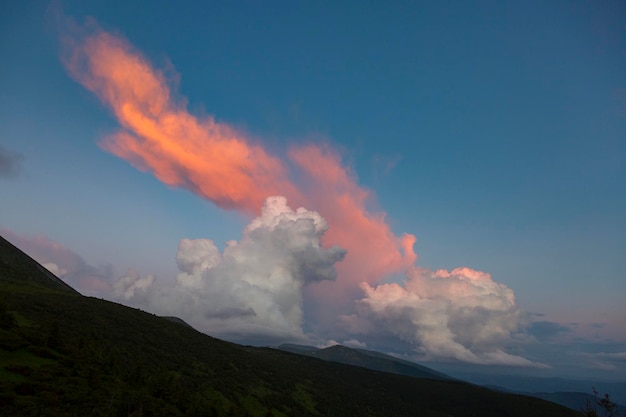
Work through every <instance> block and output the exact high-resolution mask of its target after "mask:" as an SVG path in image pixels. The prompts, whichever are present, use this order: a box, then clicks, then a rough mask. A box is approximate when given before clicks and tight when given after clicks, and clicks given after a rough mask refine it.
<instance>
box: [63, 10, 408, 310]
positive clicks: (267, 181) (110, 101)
mask: <svg viewBox="0 0 626 417" xmlns="http://www.w3.org/2000/svg"><path fill="white" fill-rule="evenodd" d="M67 26H68V28H69V29H68V30H66V31H65V32H64V33H63V34H62V43H63V45H64V53H63V57H62V58H63V62H64V64H65V66H66V68H67V70H68V72H69V74H70V75H71V76H72V77H73V78H74V79H75V80H77V81H78V82H80V83H81V84H82V85H83V86H85V87H86V88H87V89H89V90H90V91H92V92H93V93H94V94H96V95H97V96H98V97H99V98H100V100H101V101H102V102H103V103H104V104H105V105H107V106H108V107H109V108H110V109H111V111H112V112H113V114H114V115H115V117H116V118H117V120H118V122H119V124H120V130H119V131H117V132H115V133H113V134H110V135H108V136H106V137H105V138H104V139H103V140H102V142H101V144H100V145H101V147H102V148H103V149H105V150H106V151H108V152H111V153H112V154H114V155H116V156H118V157H120V158H123V159H125V160H127V161H129V162H130V163H131V164H133V165H134V166H135V167H137V168H138V169H140V170H142V171H148V172H151V173H152V174H153V175H154V176H156V177H157V178H158V179H159V180H161V181H162V182H163V183H165V184H167V185H169V186H173V187H181V188H185V189H188V190H190V191H192V192H193V193H195V194H197V195H199V196H201V197H203V198H205V199H207V200H209V201H212V202H213V203H215V204H216V205H218V206H219V207H222V208H225V209H233V210H238V211H242V212H245V213H248V214H251V213H258V209H259V207H261V205H262V204H263V201H264V200H265V198H266V197H268V196H270V195H284V196H286V197H287V198H288V199H289V201H290V202H291V203H292V204H294V205H296V206H304V207H309V208H313V209H315V210H317V211H318V212H319V213H321V214H322V215H323V216H324V218H325V219H326V220H327V221H328V222H329V224H330V230H329V232H328V233H327V235H326V236H325V237H324V242H323V243H324V245H325V246H327V247H330V246H332V245H338V246H340V247H343V248H346V249H347V250H348V256H347V257H346V260H345V262H344V263H343V264H342V265H341V267H340V269H339V280H338V284H337V285H336V287H337V289H339V290H342V289H344V290H345V288H348V287H351V288H355V287H356V285H355V284H356V283H358V282H361V281H367V282H378V281H380V280H381V279H383V278H384V277H385V276H386V275H389V274H393V273H396V272H400V271H403V270H404V269H405V268H406V267H408V266H410V265H412V264H413V262H414V261H415V259H416V255H415V253H414V252H413V243H414V242H415V237H413V236H412V235H408V234H405V235H403V236H401V237H396V236H395V235H394V233H393V232H392V231H391V229H390V228H389V226H388V224H387V223H386V220H385V215H384V213H378V212H372V211H370V210H368V207H367V206H368V205H373V204H374V203H375V198H374V197H373V195H372V193H371V192H368V191H366V190H365V189H363V188H362V187H360V186H359V185H358V183H357V181H356V177H355V176H354V175H353V173H351V171H350V170H349V169H348V168H347V167H345V166H344V165H343V164H342V161H341V158H340V156H339V155H338V154H337V153H336V152H335V151H333V150H332V149H331V148H330V147H329V146H320V145H314V144H310V145H304V146H295V147H292V148H290V149H289V150H288V151H287V152H286V155H283V156H279V155H273V154H271V153H270V152H269V151H268V150H266V149H265V148H264V147H263V146H262V145H261V144H260V143H258V141H253V140H252V139H250V138H249V137H248V136H247V135H245V134H244V133H242V132H240V131H238V130H237V129H235V128H233V127H231V126H229V125H228V124H226V123H223V122H217V121H215V118H213V117H211V116H208V117H204V118H201V117H197V116H194V115H192V114H190V113H189V112H188V111H187V109H186V102H185V100H184V99H181V98H177V94H176V93H175V88H173V87H175V85H174V84H175V83H174V82H173V81H172V80H171V79H168V78H167V77H166V76H165V73H164V71H160V70H158V69H155V68H153V66H152V65H151V64H150V62H149V61H148V60H147V59H146V58H145V57H144V56H143V55H142V54H141V53H139V52H138V51H137V50H136V49H135V48H134V47H133V46H132V45H131V44H130V43H129V42H128V41H126V40H125V39H123V38H122V37H121V36H118V35H114V34H111V33H108V32H105V31H103V30H102V29H100V28H99V27H98V25H97V24H96V23H95V22H94V21H93V20H90V21H88V22H87V23H86V24H85V25H84V26H82V27H81V26H78V25H75V24H71V22H70V23H68V25H67ZM291 169H293V170H295V171H291ZM294 178H298V183H296V182H295V181H294ZM373 254H376V256H372V255H373ZM337 289H336V290H335V291H332V292H331V293H332V294H333V296H334V297H337V296H338V294H339V295H340V294H342V293H341V291H338V290H337ZM323 292H328V291H323ZM343 301H345V300H343Z"/></svg>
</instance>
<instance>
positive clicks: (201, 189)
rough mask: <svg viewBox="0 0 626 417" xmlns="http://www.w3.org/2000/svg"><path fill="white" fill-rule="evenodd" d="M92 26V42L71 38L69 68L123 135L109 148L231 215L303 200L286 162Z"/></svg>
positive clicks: (67, 43) (67, 41)
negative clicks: (178, 97) (200, 108)
mask: <svg viewBox="0 0 626 417" xmlns="http://www.w3.org/2000/svg"><path fill="white" fill-rule="evenodd" d="M88 26H90V27H89V28H88V29H89V30H90V32H91V33H89V34H87V35H86V36H85V35H82V36H79V37H73V38H66V39H65V46H66V49H67V53H66V55H65V57H64V63H65V65H66V67H67V69H68V71H69V73H70V74H71V76H72V77H73V78H74V79H76V80H77V81H78V82H80V83H81V84H82V85H83V86H85V87H86V88H87V89H89V90H91V91H92V92H93V93H95V94H96V95H97V96H98V97H99V98H100V100H102V102H103V103H104V104H106V105H107V106H109V107H110V108H111V110H112V111H113V113H114V115H115V117H116V118H117V120H118V122H119V123H120V125H121V126H122V128H123V130H122V131H120V132H118V133H116V134H113V135H110V136H108V137H106V138H105V139H104V140H103V141H102V143H101V146H102V148H104V149H105V150H107V151H109V152H111V153H113V154H115V155H117V156H119V157H120V158H123V159H125V160H127V161H129V162H130V163H131V164H133V165H134V166H135V167H137V168H139V169H141V170H144V171H150V172H152V173H153V174H154V175H155V176H156V177H157V178H158V179H159V180H161V181H163V182H164V183H166V184H167V185H170V186H175V187H183V188H187V189H189V190H190V191H192V192H194V193H196V194H198V195H200V196H202V197H204V198H207V199H209V200H211V201H213V202H214V203H215V204H217V205H218V206H220V207H222V208H226V209H238V210H243V211H246V212H249V213H254V212H258V211H259V210H260V208H261V206H262V205H263V201H264V200H265V198H266V197H267V196H268V195H273V194H280V193H288V194H291V195H297V191H296V190H295V189H294V188H293V186H292V185H291V184H290V182H289V181H288V180H287V176H286V170H285V167H284V166H283V164H282V163H281V161H280V160H279V159H277V158H275V157H273V156H270V155H269V154H268V153H267V152H266V151H265V150H264V149H263V148H262V147H261V146H259V145H255V144H252V143H251V142H250V141H249V140H247V139H246V138H245V137H244V135H242V134H241V133H239V132H237V131H236V130H235V129H233V128H232V127H230V126H228V125H226V124H223V123H217V122H215V121H214V120H213V118H211V117H207V118H205V119H199V118H197V117H195V116H193V115H191V114H190V113H189V112H188V111H187V110H186V108H185V107H186V105H185V103H184V102H182V101H178V102H177V101H175V100H174V99H173V98H172V93H171V90H170V88H169V86H168V82H167V80H166V78H165V76H164V75H163V73H162V72H161V71H158V70H155V69H154V68H152V66H151V65H150V63H149V62H148V61H147V60H146V59H145V58H144V57H143V56H141V54H140V53H138V52H137V51H135V50H134V49H133V48H132V46H131V45H130V44H129V43H128V42H127V41H125V40H124V39H122V38H120V37H118V36H114V35H112V34H110V33H107V32H104V31H102V30H101V29H99V28H98V27H97V26H95V25H94V24H91V25H88ZM94 26H95V27H94Z"/></svg>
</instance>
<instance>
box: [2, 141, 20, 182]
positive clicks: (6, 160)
mask: <svg viewBox="0 0 626 417" xmlns="http://www.w3.org/2000/svg"><path fill="white" fill-rule="evenodd" d="M23 160H24V155H22V154H21V153H18V152H13V151H11V150H8V149H5V148H4V147H2V146H1V145H0V178H5V179H12V178H15V177H17V176H18V175H19V174H20V172H21V170H22V161H23Z"/></svg>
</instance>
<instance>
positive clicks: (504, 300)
mask: <svg viewBox="0 0 626 417" xmlns="http://www.w3.org/2000/svg"><path fill="white" fill-rule="evenodd" d="M361 288H362V290H363V291H364V297H363V298H362V299H360V300H358V301H357V302H356V314H353V315H350V316H346V317H344V323H345V324H346V326H347V328H348V329H349V330H350V331H351V332H353V333H355V334H362V335H369V336H371V335H377V334H378V335H381V334H385V335H389V336H392V337H396V338H398V339H400V340H402V341H404V342H408V343H409V344H410V345H412V346H413V347H414V349H415V351H416V353H417V354H419V355H420V356H421V357H423V358H425V359H450V358H452V359H456V360H460V361H464V362H472V363H481V364H506V365H517V366H539V365H538V364H535V363H533V362H531V361H529V360H528V359H526V358H523V357H521V356H517V355H513V354H510V353H507V352H506V349H505V348H506V346H507V345H508V344H511V343H512V342H514V337H515V334H516V333H517V332H519V331H521V330H523V328H524V327H525V326H526V324H527V318H526V315H525V314H524V313H523V312H522V311H521V310H520V309H519V308H518V307H517V305H516V302H515V295H514V294H513V291H512V290H511V289H510V288H508V287H507V286H505V285H503V284H500V283H497V282H495V281H493V280H492V278H491V276H490V275H489V274H487V273H484V272H481V271H476V270H473V269H470V268H457V269H454V270H452V271H446V270H439V271H435V272H433V271H429V270H426V269H421V268H411V269H409V270H408V271H407V273H406V280H405V281H404V283H403V284H397V283H391V284H382V285H378V286H371V285H369V284H367V283H363V284H361Z"/></svg>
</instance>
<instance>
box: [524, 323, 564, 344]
mask: <svg viewBox="0 0 626 417" xmlns="http://www.w3.org/2000/svg"><path fill="white" fill-rule="evenodd" d="M571 325H574V324H573V323H572V324H571ZM527 331H528V333H529V334H531V335H532V336H534V337H536V338H537V340H541V341H543V340H550V339H553V338H554V337H556V336H557V335H559V334H561V333H570V332H571V331H572V329H571V328H570V327H568V326H564V325H562V324H560V323H555V322H552V321H545V320H542V321H534V322H533V323H532V324H531V325H530V326H529V328H528V329H527Z"/></svg>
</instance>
